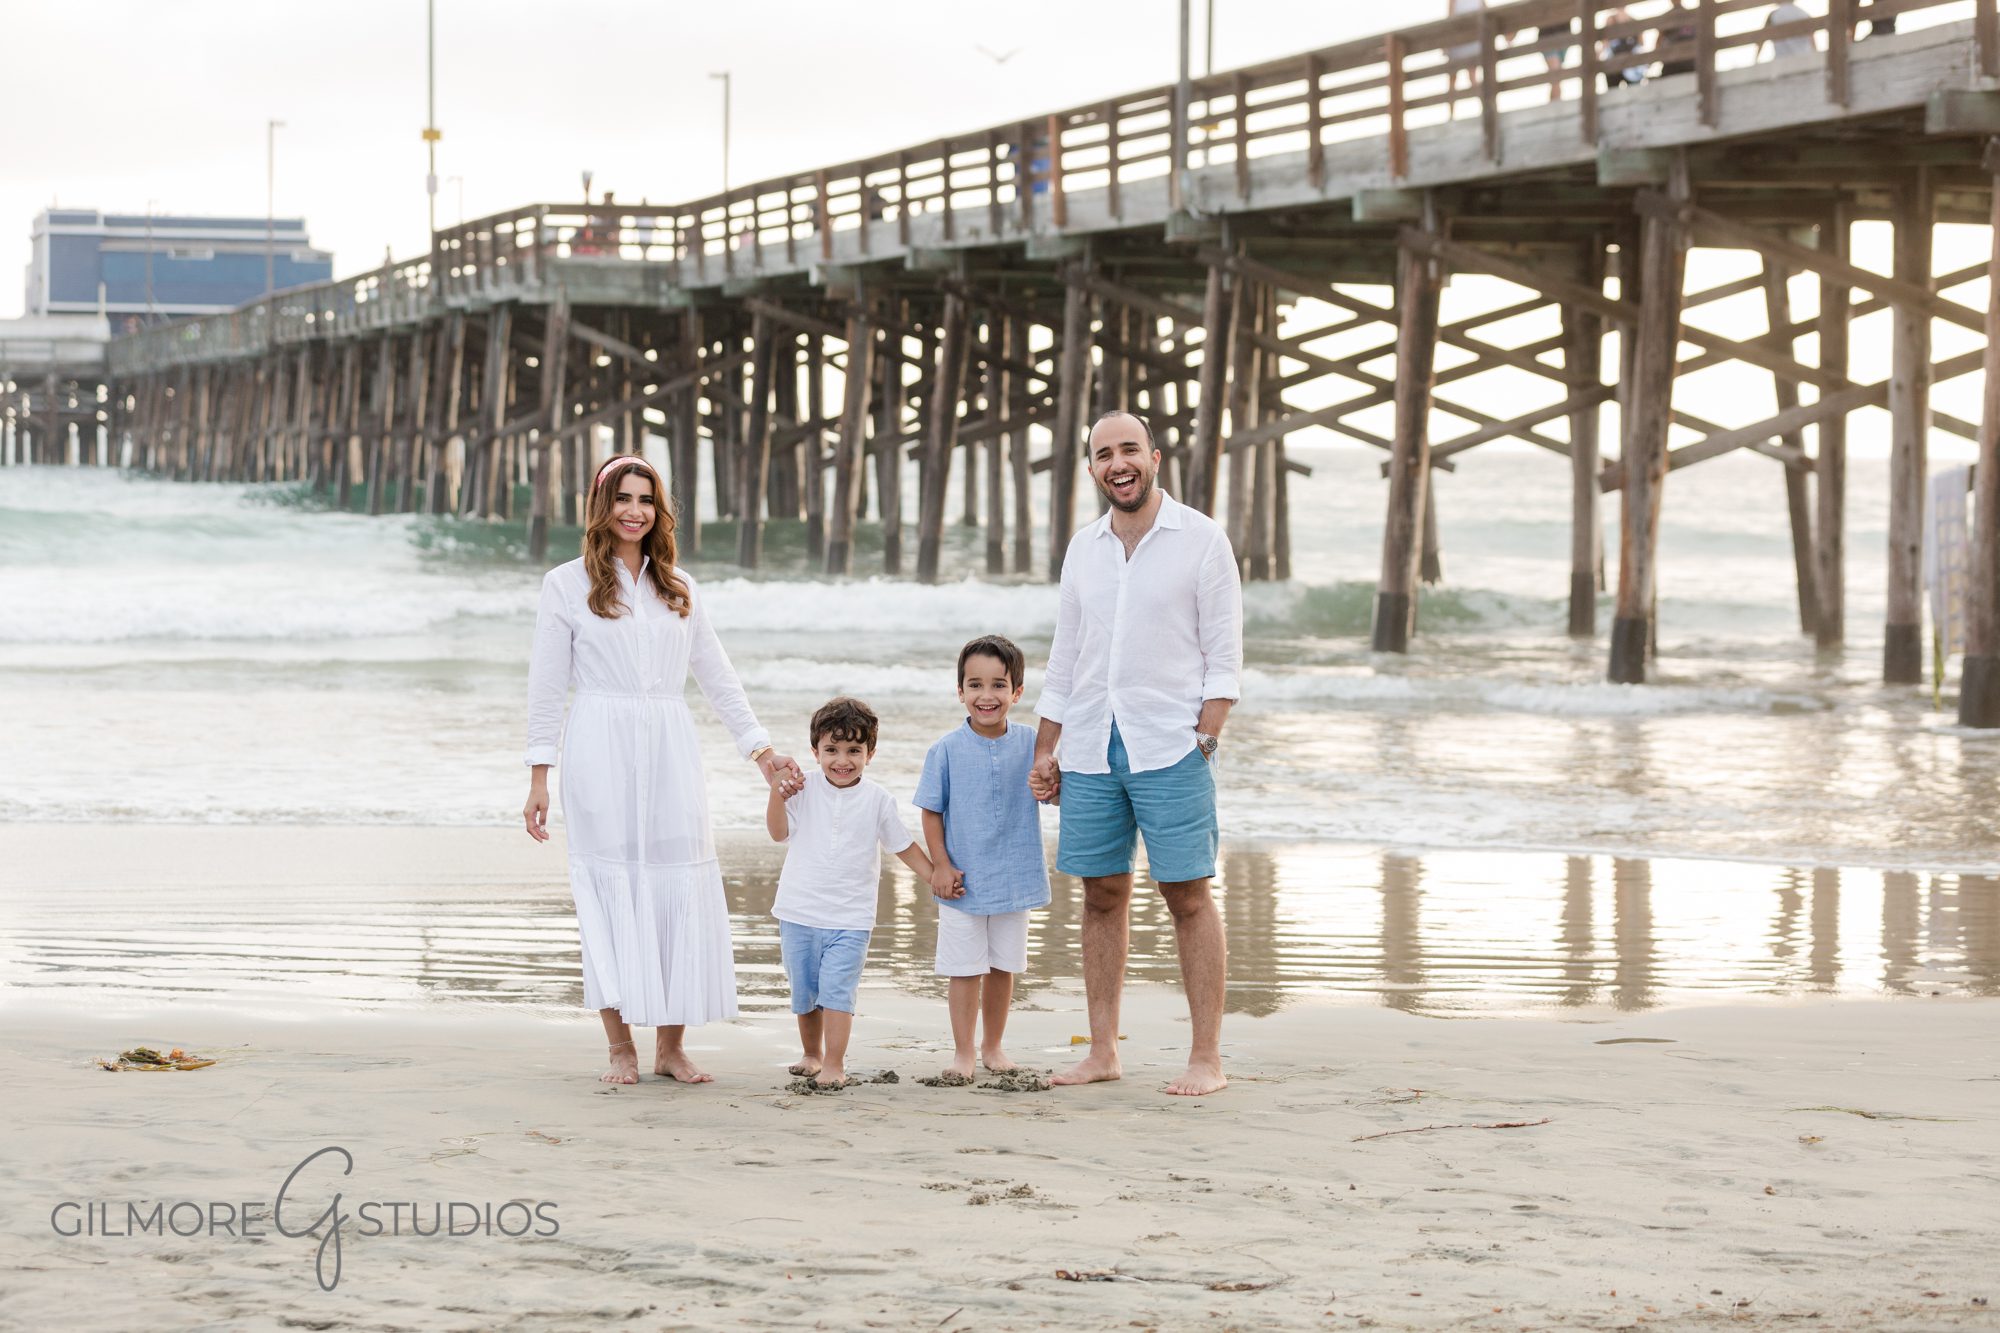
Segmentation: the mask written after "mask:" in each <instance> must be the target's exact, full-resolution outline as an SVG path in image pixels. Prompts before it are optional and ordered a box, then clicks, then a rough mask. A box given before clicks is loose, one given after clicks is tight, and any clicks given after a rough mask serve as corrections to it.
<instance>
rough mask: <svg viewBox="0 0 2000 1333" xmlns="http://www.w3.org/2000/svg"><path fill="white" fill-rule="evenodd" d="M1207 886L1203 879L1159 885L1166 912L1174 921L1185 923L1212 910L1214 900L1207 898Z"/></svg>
mask: <svg viewBox="0 0 2000 1333" xmlns="http://www.w3.org/2000/svg"><path fill="white" fill-rule="evenodd" d="M1208 884H1209V882H1208V881H1207V880H1205V879H1190V880H1186V881H1184V882H1182V883H1179V884H1162V885H1160V896H1161V897H1162V898H1164V899H1166V902H1167V911H1168V912H1169V913H1170V914H1172V916H1173V918H1174V920H1176V921H1186V920H1188V919H1189V918H1191V917H1197V916H1200V915H1202V914H1203V913H1204V912H1208V911H1212V910H1214V907H1215V899H1214V898H1212V897H1210V896H1209V892H1208Z"/></svg>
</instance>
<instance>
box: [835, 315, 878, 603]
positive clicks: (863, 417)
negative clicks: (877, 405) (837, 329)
mask: <svg viewBox="0 0 2000 1333" xmlns="http://www.w3.org/2000/svg"><path fill="white" fill-rule="evenodd" d="M846 341H847V373H846V374H845V375H843V376H841V382H842V389H841V412H840V441H839V443H838V444H837V445H836V446H835V448H834V476H833V506H832V510H831V513H830V514H829V519H828V523H827V534H826V572H827V573H829V574H847V573H850V572H851V571H852V570H853V568H854V525H855V521H856V520H857V519H858V518H859V516H860V512H859V511H860V501H861V491H860V480H861V478H860V475H859V474H860V472H861V456H862V450H863V448H864V447H865V446H866V433H867V430H868V399H869V395H870V393H871V392H872V390H873V388H874V384H875V376H874V373H873V371H874V362H875V328H874V325H873V324H872V323H871V322H870V321H869V319H868V318H867V312H866V310H865V309H858V310H856V311H855V312H854V313H853V314H851V315H849V316H848V319H847V332H846Z"/></svg>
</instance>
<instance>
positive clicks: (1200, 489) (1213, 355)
mask: <svg viewBox="0 0 2000 1333" xmlns="http://www.w3.org/2000/svg"><path fill="white" fill-rule="evenodd" d="M1230 282H1231V279H1230V273H1229V269H1228V267H1227V264H1226V261H1225V260H1224V259H1223V258H1222V257H1220V256H1216V257H1212V258H1210V260H1209V264H1208V286H1207V290H1206V293H1205V295H1204V296H1203V299H1202V320H1201V327H1202V335H1201V370H1200V374H1199V378H1198V380H1197V383H1196V389H1195V392H1196V395H1197V398H1198V401H1197V402H1196V403H1195V405H1194V431H1193V441H1192V447H1191V448H1190V449H1189V450H1188V457H1187V460H1186V469H1187V479H1186V482H1185V483H1184V484H1185V487H1186V490H1187V494H1186V496H1185V497H1184V499H1185V501H1186V503H1188V504H1190V505H1192V506H1194V507H1195V508H1196V509H1199V510H1200V511H1201V512H1202V513H1204V514H1209V515H1213V514H1214V512H1215V495H1216V490H1217V484H1218V481H1219V479H1220V477H1219V474H1220V473H1221V470H1222V399H1223V392H1224V385H1225V384H1227V382H1228V368H1229V353H1228V350H1227V349H1228V346H1229V288H1230ZM1176 327H1177V328H1178V327H1179V326H1178V325H1176Z"/></svg>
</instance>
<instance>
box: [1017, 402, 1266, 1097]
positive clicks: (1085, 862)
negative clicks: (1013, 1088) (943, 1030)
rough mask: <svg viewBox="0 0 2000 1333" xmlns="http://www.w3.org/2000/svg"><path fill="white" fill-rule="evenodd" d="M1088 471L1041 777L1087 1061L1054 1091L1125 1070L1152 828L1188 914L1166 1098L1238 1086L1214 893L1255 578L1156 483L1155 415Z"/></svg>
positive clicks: (1109, 446) (1177, 932) (1053, 653)
mask: <svg viewBox="0 0 2000 1333" xmlns="http://www.w3.org/2000/svg"><path fill="white" fill-rule="evenodd" d="M1087 452H1088V459H1089V465H1090V476H1091V480H1092V481H1094V482H1096V483H1097V489H1098V491H1099V493H1100V494H1102V495H1103V496H1104V498H1105V500H1106V501H1108V502H1109V504H1110V506H1111V507H1110V509H1109V511H1108V512H1106V513H1105V514H1104V516H1103V517H1102V518H1099V519H1098V520H1097V521H1096V522H1095V523H1092V524H1091V525H1090V526H1088V527H1086V528H1084V529H1083V530H1082V531H1081V532H1079V533H1077V534H1076V536H1075V537H1074V538H1073V539H1072V540H1071V541H1070V544H1069V550H1068V553H1067V554H1066V555H1065V556H1064V557H1063V567H1062V589H1061V592H1060V594H1059V596H1058V599H1057V604H1056V629H1055V637H1054V639H1053V641H1052V642H1051V643H1050V645H1049V665H1048V670H1047V672H1046V674H1045V676H1044V678H1043V685H1042V693H1041V698H1040V699H1039V700H1038V701H1037V703H1036V705H1035V711H1036V712H1037V713H1038V714H1040V716H1041V726H1040V728H1039V730H1038V731H1037V733H1036V736H1035V758H1034V764H1033V766H1032V767H1031V768H1030V769H1029V772H1028V787H1029V790H1030V791H1032V792H1033V793H1034V795H1035V797H1036V799H1037V800H1043V801H1059V802H1060V804H1061V806H1062V831H1061V834H1060V837H1059V840H1058V843H1057V850H1056V869H1058V870H1060V871H1063V872H1064V873H1066V874H1071V875H1076V876H1078V877H1080V878H1081V879H1082V880H1083V894H1084V898H1083V909H1084V910H1083V984H1084V992H1085V995H1086V996H1087V998H1088V1004H1089V1009H1090V1041H1091V1047H1090V1054H1089V1055H1087V1056H1085V1057H1084V1059H1083V1060H1082V1061H1081V1062H1080V1063H1078V1064H1077V1065H1075V1066H1074V1067H1072V1068H1070V1069H1069V1070H1067V1071H1065V1072H1063V1073H1061V1074H1058V1075H1056V1076H1055V1079H1054V1081H1055V1082H1056V1083H1063V1084H1075V1083H1098V1082H1103V1081H1105V1080H1107V1079H1115V1078H1118V1077H1120V1076H1121V1073H1122V1069H1121V1066H1120V1063H1119V1058H1118V1011H1119V1002H1120V1000H1121V999H1122V998H1123V995H1124V989H1125V955H1126V944H1127V938H1128V932H1129V930H1130V922H1129V917H1130V914H1131V909H1132V870H1133V864H1134V858H1135V855H1136V853H1137V851H1138V842H1139V839H1140V838H1142V837H1143V838H1144V839H1145V840H1146V860H1147V862H1148V868H1149V869H1150V870H1151V872H1152V876H1153V882H1154V883H1156V884H1158V885H1159V888H1160V896H1161V897H1163V898H1165V899H1166V902H1167V910H1168V911H1169V912H1170V913H1171V914H1172V915H1173V919H1174V940H1175V943H1176V945H1177V946H1178V948H1179V950H1180V960H1181V982H1182V988H1183V989H1184V990H1185V991H1186V992H1187V1002H1188V1017H1189V1019H1190V1023H1191V1031H1190V1033H1189V1037H1190V1044H1189V1050H1188V1066H1187V1070H1186V1072H1184V1073H1183V1074H1181V1076H1180V1077H1179V1078H1176V1079H1175V1080H1173V1082H1171V1083H1169V1084H1168V1085H1167V1087H1166V1091H1168V1092H1170V1093H1174V1094H1177V1095H1180V1096H1190V1097H1198V1096H1201V1095H1202V1094H1204V1093H1210V1092H1217V1091H1220V1090H1221V1089H1222V1088H1224V1087H1227V1086H1228V1083H1229V1080H1228V1079H1227V1078H1226V1077H1225V1076H1224V1075H1223V1072H1222V1044H1221V1043H1222V1003H1223V995H1224V987H1225V983H1226V977H1227V971H1228V968H1227V960H1228V950H1227V946H1226V943H1225V940H1224V937H1223V926H1222V914H1221V913H1220V912H1219V911H1218V910H1217V909H1216V905H1215V900H1214V899H1213V898H1212V897H1210V896H1209V881H1210V880H1211V879H1213V878H1214V876H1215V859H1216V852H1217V850H1218V846H1219V842H1220V835H1219V833H1218V830H1217V824H1216V813H1215V770H1214V768H1213V764H1214V760H1215V754H1216V750H1217V747H1218V746H1220V744H1221V735H1222V726H1223V723H1225V722H1226V721H1228V720H1229V709H1230V707H1231V705H1233V704H1234V703H1235V702H1236V699H1237V697H1238V694H1239V685H1238V678H1239V676H1240V674H1241V672H1242V670H1243V588H1242V584H1241V582H1240V581H1239V580H1238V577H1237V569H1236V556H1235V553H1234V552H1233V551H1231V550H1230V546H1229V538H1228V536H1227V534H1225V533H1224V532H1223V530H1222V528H1221V526H1220V525H1219V524H1217V523H1216V521H1215V520H1214V519H1212V518H1210V517H1209V516H1208V515H1206V514H1204V513H1202V512H1200V511H1199V510H1196V509H1190V508H1189V507H1188V506H1186V505H1184V504H1181V503H1180V502H1179V501H1177V500H1175V499H1173V498H1172V497H1171V496H1169V495H1167V494H1166V493H1165V492H1163V491H1161V490H1160V489H1159V488H1158V487H1157V486H1156V485H1155V484H1154V481H1155V478H1156V477H1157V476H1158V475H1159V470H1160V450H1159V446H1157V445H1155V444H1154V443H1153V432H1152V429H1151V427H1149V426H1148V425H1147V424H1146V423H1145V421H1144V420H1143V419H1141V418H1139V417H1137V416H1134V415H1133V414H1131V413H1130V412H1107V413H1106V414H1105V415H1104V416H1102V417H1099V418H1098V420H1097V422H1096V424H1095V425H1093V426H1092V427H1091V429H1090V441H1089V447H1088V451H1087Z"/></svg>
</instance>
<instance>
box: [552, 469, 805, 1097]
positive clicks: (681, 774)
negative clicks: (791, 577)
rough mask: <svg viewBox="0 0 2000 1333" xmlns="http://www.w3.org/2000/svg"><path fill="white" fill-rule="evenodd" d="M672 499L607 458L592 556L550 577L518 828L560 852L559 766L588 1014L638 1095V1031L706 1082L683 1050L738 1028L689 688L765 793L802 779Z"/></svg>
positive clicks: (587, 526)
mask: <svg viewBox="0 0 2000 1333" xmlns="http://www.w3.org/2000/svg"><path fill="white" fill-rule="evenodd" d="M666 494H667V488H666V486H665V485H664V484H663V483H662V481H661V479H660V475H659V473H657V472H655V471H654V470H653V466H652V464H650V463H648V462H647V461H646V460H645V459H643V458H638V457H634V456H619V457H613V458H611V459H608V460H607V461H606V462H605V464H604V466H603V467H602V468H599V469H598V472H597V478H596V480H595V481H593V482H592V483H591V487H590V496H589V499H588V501H587V502H586V508H585V518H584V529H583V557H582V558H581V559H579V560H572V561H570V562H569V563H568V564H566V565H558V566H557V567H556V568H554V569H552V570H550V571H549V572H548V574H547V575H546V576H545V577H544V578H543V579H542V598H541V607H540V609H539V610H538V611H537V612H536V615H535V639H534V645H533V647H532V649H531V650H530V654H529V658H528V756H527V761H528V769H529V772H530V775H531V776H530V778H529V783H528V800H527V804H526V805H525V806H523V807H522V810H521V815H522V818H523V819H524V820H525V821H526V823H527V828H528V836H529V837H531V838H533V839H534V840H535V841H537V842H547V841H548V840H549V830H548V821H549V769H550V768H551V767H552V766H553V765H554V764H555V763H556V761H557V760H558V759H559V758H560V759H561V761H562V770H563V784H562V795H563V823H564V826H565V828H566V829H567V832H568V835H569V846H568V852H569V887H570V894H571V896H572V897H573V898H574V899H575V902H576V924H577V930H578V934H579V935H580V936H581V938H582V942H583V1002H584V1004H585V1005H587V1006H588V1007H590V1008H592V1009H595V1010H597V1013H598V1017H599V1018H600V1019H602V1020H603V1023H604V1034H605V1038H606V1040H608V1041H609V1042H610V1044H611V1067H610V1069H609V1070H607V1071H606V1072H605V1073H604V1074H603V1075H601V1077H602V1079H603V1081H604V1082H606V1083H637V1082H638V1081H639V1060H638V1051H637V1049H636V1047H635V1046H634V1043H633V1040H632V1029H633V1028H634V1027H650V1028H655V1029H657V1030H658V1031H657V1033H656V1036H657V1043H656V1045H655V1046H654V1050H653V1072H654V1073H655V1074H658V1075H661V1076H662V1077H666V1078H672V1079H674V1080H675V1081H676V1082H680V1083H707V1082H709V1081H710V1079H709V1076H708V1075H707V1074H705V1073H703V1072H702V1071H701V1069H700V1068H698V1067H697V1066H696V1065H695V1063H694V1061H693V1059H691V1058H690V1057H689V1056H688V1053H687V1050H686V1048H685V1046H684V1045H683V1038H684V1036H685V1034H686V1030H687V1027H688V1025H689V1024H698V1023H707V1022H712V1021H717V1020H720V1019H725V1018H734V1017H736V964H735V959H734V956H733V953H732V949H731V945H730V937H729V902H728V900H727V899H726V898H725V897H724V896H723V892H722V867H721V865H720V864H719V863H718V862H717V860H716V857H715V835H714V833H713V832H712V831H711V829H710V826H709V818H708V798H707V794H706V791H707V789H706V784H705V783H704V781H703V779H702V764H701V742H700V738H699V737H698V736H697V734H696V732H695V729H694V713H693V711H692V710H690V709H689V708H688V705H687V697H686V689H687V681H688V677H689V676H690V675H692V676H693V677H694V681H695V684H697V685H699V686H700V687H701V692H702V695H703V697H704V698H706V699H707V700H708V705H709V707H710V708H711V709H713V710H714V712H715V714H716V716H717V717H718V718H720V719H721V721H722V724H723V726H724V727H726V728H727V729H728V730H729V733H730V735H731V736H732V737H734V738H735V741H736V748H737V750H738V751H739V752H740V753H741V754H742V755H743V757H744V758H746V759H748V760H749V761H750V762H752V763H754V764H756V765H757V768H758V771H759V772H761V773H762V774H763V776H764V780H765V781H766V782H767V783H769V784H770V785H771V786H773V787H775V788H777V789H778V790H780V791H781V792H783V793H784V794H786V795H791V794H793V793H795V792H797V791H798V790H800V788H801V787H803V786H804V781H805V778H804V774H803V773H802V772H801V771H800V769H799V766H798V765H797V764H796V763H794V762H793V761H792V760H791V759H789V758H787V757H786V756H784V755H781V754H776V753H774V752H773V751H772V749H771V739H770V736H769V735H768V734H767V733H766V732H765V730H764V728H762V727H761V726H759V725H757V717H756V715H755V714H754V713H752V712H751V711H750V701H749V700H748V699H746V698H745V697H744V695H743V686H742V684H741V683H740V682H739V681H738V680H737V677H736V669H735V668H734V667H733V666H731V665H730V663H729V655H728V654H727V653H725V652H723V650H722V643H721V641H720V640H718V639H717V638H716V636H715V627H714V626H713V625H712V624H711V623H710V621H709V618H708V610H707V607H706V605H705V603H704V601H703V597H704V594H703V593H702V591H701V589H700V588H698V587H696V586H695V583H694V580H693V579H691V578H689V577H688V576H687V574H686V572H684V571H683V570H681V569H680V568H679V567H678V566H677V565H675V563H674V557H675V552H674V516H673V511H672V509H671V508H669V507H668V505H667V504H666V502H665V497H666ZM572 686H573V687H575V691H576V697H575V699H574V701H571V700H570V690H571V687H572ZM565 704H567V705H568V706H567V718H566V719H565V716H564V714H565Z"/></svg>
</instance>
